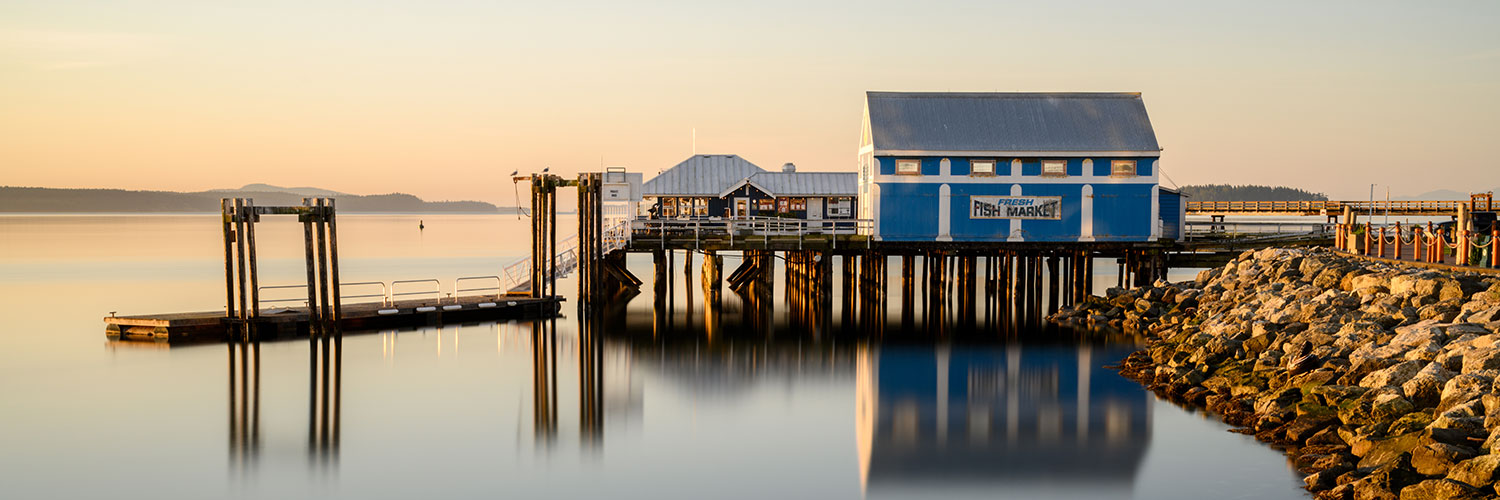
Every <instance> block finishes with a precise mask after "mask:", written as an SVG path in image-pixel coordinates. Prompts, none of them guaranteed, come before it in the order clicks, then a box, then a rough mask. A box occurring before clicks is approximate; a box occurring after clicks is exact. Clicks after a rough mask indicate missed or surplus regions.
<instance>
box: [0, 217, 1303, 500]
mask: <svg viewBox="0 0 1500 500" xmlns="http://www.w3.org/2000/svg"><path fill="white" fill-rule="evenodd" d="M419 219H421V220H424V221H425V223H426V226H427V227H426V230H425V231H418V230H417V221H418V220H419ZM217 221H218V219H217V216H216V215H128V216H93V215H44V216H0V318H4V323H3V326H0V344H3V346H0V424H3V425H0V497H3V498H105V497H107V498H193V499H197V498H305V497H347V498H413V497H435V498H468V497H490V498H493V497H517V498H537V497H548V498H550V497H563V498H582V497H599V498H763V497H777V498H859V497H874V498H903V497H921V498H932V497H939V498H942V497H947V498H969V497H974V498H979V497H983V498H996V497H999V498H1184V499H1187V498H1204V497H1209V496H1212V497H1217V498H1286V497H1298V496H1303V493H1302V492H1301V490H1299V489H1298V486H1299V485H1300V481H1299V480H1298V478H1297V477H1296V476H1295V474H1294V472H1293V471H1291V469H1290V468H1289V467H1288V465H1287V463H1286V460H1285V458H1284V457H1283V456H1282V455H1281V454H1280V453H1278V452H1275V451H1273V450H1271V449H1269V448H1267V447H1264V446H1262V445H1259V444H1257V443H1255V442H1254V441H1253V440H1251V439H1249V438H1247V437H1245V436H1241V435H1238V434H1233V433H1229V432H1225V427H1224V426H1223V425H1222V424H1219V423H1217V422H1216V421H1214V420H1211V419H1209V418H1206V417H1204V416H1202V415H1200V414H1196V413H1191V412H1187V411H1184V410H1182V409H1179V408H1177V407H1175V406H1173V405H1171V404H1168V403H1165V402H1162V401H1159V400H1156V399H1155V398H1154V397H1152V396H1151V395H1150V394H1149V393H1147V392H1145V391H1144V390H1142V389H1141V388H1140V387H1139V386H1137V385H1135V384H1134V383H1131V382H1129V381H1127V380H1124V379H1122V378H1120V377H1119V376H1118V375H1117V374H1115V373H1114V372H1113V371H1111V370H1107V369H1102V368H1100V367H1101V366H1102V365H1105V364H1111V363H1113V362H1115V361H1118V359H1120V358H1121V357H1123V356H1124V355H1125V354H1128V353H1129V352H1130V351H1131V350H1132V346H1131V345H1130V344H1129V342H1128V341H1124V340H1097V339H1096V340H1080V339H1079V338H1078V336H1076V335H1074V334H1071V333H1067V332H1050V333H1049V332H1029V333H1025V334H1019V335H1005V336H1002V335H996V334H993V333H981V332H968V333H966V330H968V329H966V328H960V327H957V326H954V327H950V328H948V329H947V331H948V332H949V333H948V334H947V335H946V339H947V340H945V341H942V342H937V341H934V340H933V337H932V336H923V335H899V334H895V333H893V332H892V331H891V330H889V329H888V330H887V333H886V335H885V336H884V337H880V338H872V337H873V336H872V335H869V334H866V333H861V332H863V331H867V330H868V329H867V328H864V327H861V328H859V330H860V331H851V330H854V329H853V328H852V327H851V326H848V325H846V324H845V323H843V320H842V314H841V313H839V312H832V313H831V314H829V316H830V317H831V318H832V319H831V321H829V322H827V323H822V324H820V326H818V327H816V328H813V327H809V326H806V325H807V324H808V323H807V322H805V321H802V320H801V319H799V317H798V316H799V315H798V314H795V313H793V314H789V313H788V312H787V311H788V310H789V309H793V308H792V307H788V305H787V304H786V303H784V302H782V300H781V299H780V297H782V294H780V293H778V294H777V295H775V297H777V299H774V300H771V301H770V302H772V303H771V304H770V307H769V311H770V312H769V313H766V312H765V309H764V308H762V309H755V308H751V307H748V306H747V305H745V304H744V303H743V302H742V301H741V299H740V298H739V297H738V296H736V295H735V294H733V293H730V292H728V291H726V292H725V293H724V294H723V296H722V298H721V300H722V306H721V308H720V309H719V311H720V312H719V313H718V314H717V315H714V314H710V312H711V311H712V309H709V308H705V307H704V305H703V297H702V293H701V290H700V289H699V286H698V285H696V281H697V280H696V277H694V278H693V280H692V281H693V282H694V283H692V284H690V283H688V282H687V280H685V279H684V277H683V273H682V272H681V269H680V266H681V262H680V260H679V261H678V265H679V269H678V270H677V272H674V273H673V276H674V277H675V278H676V280H677V283H676V284H675V285H674V291H675V295H674V297H673V298H672V301H671V302H670V306H669V308H668V309H669V310H670V312H667V311H662V312H657V310H656V309H655V308H654V307H653V301H652V297H651V296H652V291H651V287H650V285H649V283H648V284H647V286H646V287H645V289H644V290H643V293H642V295H640V296H637V297H636V298H634V299H633V300H632V301H631V302H630V303H629V304H628V305H627V306H626V308H625V309H624V311H623V312H617V313H614V314H611V315H608V317H607V318H605V320H606V322H605V324H604V326H602V327H601V332H600V333H601V334H602V336H603V338H604V339H605V340H604V341H603V342H602V345H598V346H594V345H593V344H589V343H580V341H579V334H578V333H579V330H580V326H579V324H578V322H577V319H576V318H577V317H578V314H577V312H576V311H574V305H573V304H572V303H571V302H570V303H569V304H567V305H565V306H564V314H565V317H564V318H561V319H559V320H557V321H555V322H553V326H547V327H545V328H539V327H538V326H537V325H534V324H532V323H530V322H519V323H515V322H504V323H479V324H470V325H462V326H451V325H450V326H445V327H442V328H436V327H434V328H425V329H416V330H402V331H386V332H378V333H368V334H350V335H347V336H346V337H345V338H344V339H343V341H342V346H341V350H340V363H339V365H338V366H339V368H338V370H337V371H336V372H334V375H336V385H335V387H336V388H337V389H338V394H339V395H340V397H339V399H338V402H337V406H336V408H337V418H336V419H332V418H330V420H331V421H332V422H331V423H330V424H327V425H321V424H316V423H314V422H315V421H314V420H311V419H310V418H309V417H310V415H309V410H310V407H314V406H318V404H319V403H318V402H317V401H310V400H309V384H310V383H316V382H317V381H319V380H321V379H322V374H321V373H320V372H318V371H317V370H316V369H313V368H312V366H313V365H312V364H310V362H309V361H310V360H309V351H310V347H309V343H308V342H306V341H287V342H267V343H263V344H260V345H259V346H258V352H259V354H258V360H259V367H260V376H259V377H258V379H256V378H254V377H252V379H251V380H249V381H246V382H247V385H246V386H245V387H246V388H247V389H248V392H239V389H237V388H236V389H231V386H230V384H229V380H230V379H229V377H230V375H229V373H230V371H231V360H239V359H244V358H243V357H240V356H239V355H238V354H234V355H231V354H230V352H231V351H230V348H228V347H226V346H225V345H219V344H211V345H195V346H174V347H170V348H169V347H167V346H166V345H164V344H155V343H133V342H132V343H121V342H111V341H108V340H107V339H106V338H105V337H104V334H103V323H102V322H101V320H100V318H101V317H103V316H106V315H108V314H109V313H110V312H111V311H118V312H119V313H120V314H130V313H151V312H175V311H192V310H215V309H222V307H223V304H222V301H223V293H222V287H223V282H222V276H223V267H222V266H223V263H222V260H221V255H222V248H221V247H220V246H219V245H220V244H221V243H220V240H219V233H218V231H219V226H218V223H217ZM339 222H340V223H339V229H340V235H339V236H340V250H341V253H342V257H343V260H342V262H341V267H342V272H343V279H344V281H346V282H354V281H367V280H368V281H391V280H399V279H424V278H436V279H441V280H443V281H444V283H451V281H452V279H454V278H457V277H460V276H473V275H490V274H497V273H498V272H499V269H500V268H501V267H502V266H503V265H505V264H506V263H508V262H510V261H512V260H513V259H515V258H516V257H518V256H519V255H521V254H522V253H523V252H525V251H526V248H527V245H528V243H527V242H526V241H525V240H524V238H525V236H526V228H527V224H528V223H527V222H526V221H518V220H517V219H516V218H515V217H514V216H481V215H450V216H433V215H423V216H414V215H413V216H405V215H345V216H341V217H340V221H339ZM563 227H568V223H567V222H565V223H564V225H563ZM300 230H301V228H300V227H299V226H298V225H297V224H293V223H291V222H289V221H281V220H275V219H273V218H272V217H267V218H266V220H265V221H264V222H263V223H262V224H260V225H259V226H258V233H257V237H258V239H259V241H260V256H261V259H262V260H261V262H262V264H261V269H262V280H261V281H262V284H263V285H274V284H296V283H299V281H298V280H300V279H301V274H300V273H302V267H301V266H302V261H301V258H302V257H301V233H300ZM679 255H680V254H679ZM679 258H680V257H679ZM698 263H701V259H700V260H699V261H698ZM736 263H737V262H736V261H735V260H734V259H728V262H726V270H725V273H726V274H727V273H728V272H729V271H730V270H732V266H733V265H735V264H736ZM631 265H632V268H633V270H634V271H635V272H636V274H637V275H638V276H642V277H646V278H649V276H650V272H649V266H650V262H649V257H647V258H646V259H645V260H632V261H631ZM1096 268H1097V269H1098V270H1099V271H1100V272H1101V273H1104V272H1110V271H1112V269H1113V266H1112V265H1108V264H1106V263H1100V265H1098V266H1096ZM897 269H898V266H895V265H892V266H891V270H892V272H897ZM1097 278H1098V282H1099V283H1100V284H1101V285H1107V284H1110V283H1113V282H1114V277H1113V276H1111V275H1103V274H1101V275H1100V276H1098V277H1097ZM444 286H445V287H447V286H450V285H446V284H445V285H444ZM559 288H560V289H562V290H563V291H565V292H569V293H571V292H572V291H573V290H576V284H575V283H574V282H572V281H571V280H564V281H563V282H561V283H560V286H559ZM892 295H893V297H894V296H896V294H895V293H893V294H892ZM890 311H891V314H893V315H899V307H898V306H896V305H892V306H891V310H890ZM544 332H550V333H544ZM882 338H884V339H885V340H884V341H882V340H881V339H882ZM539 347H540V348H544V349H546V350H544V351H543V353H544V355H542V356H536V355H535V354H537V351H536V349H538V348H539ZM545 353H550V354H545ZM580 353H584V354H586V356H583V357H584V358H585V359H594V360H597V361H596V362H594V363H589V364H587V366H582V365H580V361H579V360H580ZM252 359H253V358H252ZM596 365H597V370H598V371H597V373H598V374H599V375H598V379H599V380H602V384H601V387H600V388H599V390H598V391H590V390H588V389H587V386H588V384H580V380H581V378H580V373H581V369H582V368H588V367H593V366H596ZM538 371H540V372H541V373H542V374H543V378H542V380H549V384H547V385H548V387H545V388H541V389H539V388H538V386H537V384H535V382H536V381H537V380H538V378H537V377H535V376H534V374H535V373H537V372H538ZM246 396H254V397H257V398H258V400H251V401H252V404H250V405H243V404H242V401H246V400H247V399H248V398H246ZM254 402H258V405H256V404H253V403H254ZM589 406H595V407H598V408H599V411H598V412H597V414H602V418H600V419H598V422H597V423H596V422H594V419H590V418H585V417H584V415H585V414H587V412H585V409H586V408H587V407H589ZM231 408H235V411H231ZM252 409H253V410H254V411H252ZM549 415H550V416H549ZM242 423H243V425H241V424H242ZM328 425H331V426H336V428H337V442H336V445H335V444H333V443H330V444H323V443H321V442H320V441H318V440H317V439H313V440H310V436H316V435H322V434H320V433H325V432H327V429H329V427H328Z"/></svg>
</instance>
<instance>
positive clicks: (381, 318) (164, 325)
mask: <svg viewBox="0 0 1500 500" xmlns="http://www.w3.org/2000/svg"><path fill="white" fill-rule="evenodd" d="M561 303H562V298H560V297H546V298H532V297H527V296H522V295H475V296H464V297H455V298H451V299H449V298H444V299H441V300H439V299H436V298H432V299H416V300H399V301H395V302H393V303H390V304H385V303H378V302H371V303H354V304H344V306H343V319H342V320H341V321H340V322H339V326H340V328H341V329H343V330H344V331H350V332H352V331H362V330H377V329H384V328H396V327H403V326H425V325H440V324H445V323H463V322H469V321H485V320H495V319H519V318H536V317H550V316H553V315H555V314H557V312H558V310H559V309H561ZM307 312H308V311H307V308H306V307H300V306H299V307H289V308H276V309H263V310H261V315H260V316H259V317H256V318H252V319H250V320H249V323H250V324H251V326H252V328H253V329H254V332H255V336H256V338H258V339H261V340H270V339H278V338H290V337H296V336H306V335H307V331H308V324H307V322H308V314H307ZM241 321H242V320H240V319H238V318H226V317H224V311H203V312H189V313H169V314H146V315H135V316H109V317H106V318H104V323H105V334H106V335H108V336H109V337H110V338H117V339H121V340H147V341H153V342H214V341H224V340H227V339H228V338H229V334H230V332H231V331H232V330H236V329H237V328H235V327H236V325H238V324H239V323H240V322H241Z"/></svg>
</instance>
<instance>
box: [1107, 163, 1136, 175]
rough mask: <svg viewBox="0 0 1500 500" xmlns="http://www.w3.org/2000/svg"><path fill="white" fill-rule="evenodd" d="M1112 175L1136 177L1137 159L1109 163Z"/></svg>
mask: <svg viewBox="0 0 1500 500" xmlns="http://www.w3.org/2000/svg"><path fill="white" fill-rule="evenodd" d="M1109 176H1110V177H1135V160H1115V161H1112V162H1110V163H1109Z"/></svg>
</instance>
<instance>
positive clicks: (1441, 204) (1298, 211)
mask: <svg viewBox="0 0 1500 500" xmlns="http://www.w3.org/2000/svg"><path fill="white" fill-rule="evenodd" d="M1471 203H1474V202H1469V201H1373V202H1370V201H1189V202H1187V215H1208V216H1225V215H1250V216H1299V217H1311V216H1324V217H1335V216H1342V215H1344V211H1345V209H1347V210H1349V211H1350V212H1352V213H1354V214H1356V215H1366V214H1375V215H1386V214H1389V215H1395V216H1402V217H1406V216H1444V215H1458V210H1459V207H1463V206H1465V205H1470V204H1471ZM1489 205H1490V204H1487V203H1483V202H1480V203H1478V204H1477V206H1475V207H1472V208H1475V209H1478V210H1493V209H1494V208H1495V207H1491V206H1489Z"/></svg>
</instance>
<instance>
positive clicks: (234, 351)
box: [228, 336, 260, 467]
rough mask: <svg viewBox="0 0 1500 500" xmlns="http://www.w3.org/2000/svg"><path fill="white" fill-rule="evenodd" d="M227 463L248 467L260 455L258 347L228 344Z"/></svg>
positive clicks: (230, 341) (257, 345)
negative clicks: (228, 461)
mask: <svg viewBox="0 0 1500 500" xmlns="http://www.w3.org/2000/svg"><path fill="white" fill-rule="evenodd" d="M228 346H229V460H230V463H233V464H236V465H238V466H240V467H247V466H249V465H250V464H251V463H252V462H254V461H255V459H256V457H257V456H258V455H259V454H260V343H259V342H236V341H235V339H234V338H233V337H232V336H231V337H230V340H229V344H228Z"/></svg>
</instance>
